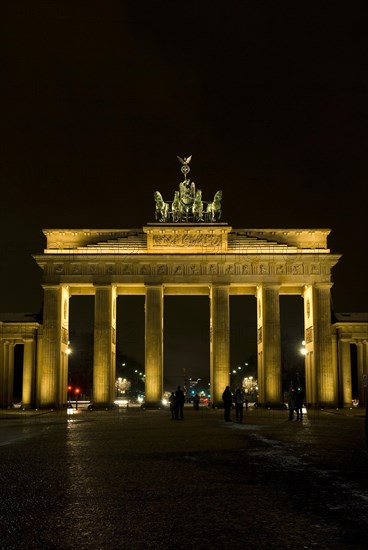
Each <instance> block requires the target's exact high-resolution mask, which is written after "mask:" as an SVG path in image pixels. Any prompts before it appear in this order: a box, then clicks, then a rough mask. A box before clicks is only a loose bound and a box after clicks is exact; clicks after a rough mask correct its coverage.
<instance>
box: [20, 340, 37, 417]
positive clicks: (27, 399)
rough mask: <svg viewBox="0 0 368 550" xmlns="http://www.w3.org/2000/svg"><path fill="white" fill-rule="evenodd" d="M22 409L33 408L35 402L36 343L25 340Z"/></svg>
mask: <svg viewBox="0 0 368 550" xmlns="http://www.w3.org/2000/svg"><path fill="white" fill-rule="evenodd" d="M23 353H24V356H23V388H22V407H23V408H31V407H32V405H33V401H34V377H35V342H34V340H33V338H27V339H25V340H24V352H23Z"/></svg>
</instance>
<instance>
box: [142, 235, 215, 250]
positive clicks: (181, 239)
mask: <svg viewBox="0 0 368 550" xmlns="http://www.w3.org/2000/svg"><path fill="white" fill-rule="evenodd" d="M152 243H153V246H154V247H159V248H163V247H171V248H175V247H177V248H182V247H185V248H188V247H189V248H216V247H218V248H220V247H221V244H222V239H221V236H220V235H210V234H206V233H199V234H198V235H193V234H185V233H184V234H183V233H180V234H173V235H157V234H155V235H153V237H152Z"/></svg>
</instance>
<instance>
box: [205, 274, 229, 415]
mask: <svg viewBox="0 0 368 550" xmlns="http://www.w3.org/2000/svg"><path fill="white" fill-rule="evenodd" d="M210 310H211V318H210V330H211V338H210V378H211V400H212V405H223V401H222V393H223V391H224V389H225V387H226V386H229V385H230V305H229V286H228V285H212V287H211V293H210ZM232 389H233V388H232Z"/></svg>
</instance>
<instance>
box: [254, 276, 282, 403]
mask: <svg viewBox="0 0 368 550" xmlns="http://www.w3.org/2000/svg"><path fill="white" fill-rule="evenodd" d="M257 308H258V312H257V318H258V386H259V396H260V401H261V402H262V403H269V404H278V403H280V402H281V401H282V386H281V328H280V298H279V285H263V286H260V287H258V288H257Z"/></svg>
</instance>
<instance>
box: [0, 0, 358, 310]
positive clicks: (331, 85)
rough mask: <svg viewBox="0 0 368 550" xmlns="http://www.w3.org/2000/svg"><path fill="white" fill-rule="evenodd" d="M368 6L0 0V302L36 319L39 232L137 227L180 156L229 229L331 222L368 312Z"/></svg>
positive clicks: (340, 297)
mask: <svg viewBox="0 0 368 550" xmlns="http://www.w3.org/2000/svg"><path fill="white" fill-rule="evenodd" d="M363 6H364V3H363V2H355V1H352V0H348V1H341V0H336V1H334V2H330V1H326V2H325V1H318V2H308V3H300V2H295V0H294V1H292V2H291V1H290V2H273V1H271V2H264V1H260V0H254V1H247V0H239V1H228V2H222V3H220V5H218V3H214V2H213V1H211V2H207V1H200V2H199V1H198V0H196V1H195V2H192V1H188V2H173V1H172V0H167V1H159V0H158V1H139V2H138V1H135V0H134V1H125V2H124V1H109V0H104V1H102V0H101V1H93V0H89V1H80V0H73V2H71V1H70V0H68V1H63V0H54V1H38V0H33V1H32V2H29V1H21V0H3V1H2V3H1V8H0V11H1V13H0V21H1V23H0V25H1V28H0V45H1V48H0V74H1V87H0V109H1V113H0V115H1V116H0V120H1V143H0V155H1V163H0V168H1V216H0V224H1V232H0V238H1V251H2V254H1V272H0V283H1V287H0V311H3V312H8V311H37V310H38V309H39V307H40V301H41V288H40V279H41V274H40V271H39V269H38V268H37V266H36V264H35V262H34V260H33V259H32V254H34V253H39V252H41V251H42V250H43V248H44V246H45V241H44V238H43V235H42V229H44V228H130V227H142V226H143V225H145V224H146V223H147V222H151V221H154V201H153V192H154V191H155V190H156V189H158V190H160V191H161V193H162V194H163V195H164V197H167V199H168V200H171V197H172V196H173V192H174V190H175V189H177V188H178V184H179V182H180V181H181V179H182V178H181V173H180V165H179V163H178V161H177V158H176V155H180V156H182V157H184V156H189V155H193V158H192V162H191V173H190V177H191V179H192V180H193V181H195V183H196V185H197V187H200V188H201V189H202V191H203V198H204V199H205V200H209V199H211V198H212V197H213V195H214V193H215V192H216V191H217V190H218V189H221V190H222V191H223V201H222V208H223V220H222V221H225V222H227V223H228V224H229V225H231V226H232V227H235V228H261V227H264V228H271V227H272V228H284V227H285V228H330V229H331V236H330V238H329V246H330V248H331V250H332V252H334V253H339V254H342V255H343V257H342V259H341V260H340V262H339V264H338V266H337V267H336V268H334V270H333V280H334V287H333V290H332V296H333V304H334V308H335V310H336V311H337V312H342V311H350V312H353V311H368V292H367V280H368V277H367V261H366V258H367V248H368V245H367V243H368V239H367V235H368V222H367V219H368V216H367V209H368V201H367V195H368V193H367V175H368V174H367V151H368V143H367V141H368V140H367V97H368V93H367V92H368V90H367V83H368V76H367V74H368V73H367V38H366V37H367V32H366V29H367V17H366V13H367V12H366V10H365V9H364V7H363Z"/></svg>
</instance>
